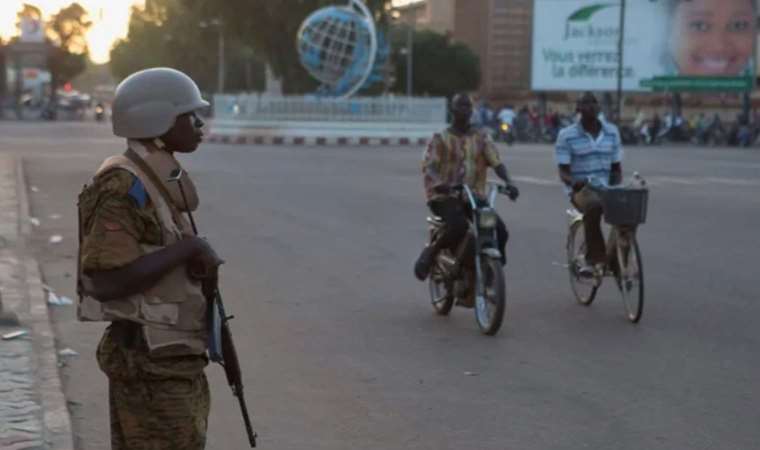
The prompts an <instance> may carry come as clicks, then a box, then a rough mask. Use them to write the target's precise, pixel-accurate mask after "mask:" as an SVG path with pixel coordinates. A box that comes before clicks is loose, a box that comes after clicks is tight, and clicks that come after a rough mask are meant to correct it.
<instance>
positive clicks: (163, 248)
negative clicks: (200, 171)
mask: <svg viewBox="0 0 760 450" xmlns="http://www.w3.org/2000/svg"><path fill="white" fill-rule="evenodd" d="M208 105H209V104H208V102H206V101H204V100H203V99H202V98H201V94H200V91H199V89H198V87H197V86H196V84H195V82H193V80H191V79H190V78H189V77H188V76H187V75H185V74H183V73H181V72H178V71H176V70H173V69H166V68H157V69H148V70H144V71H141V72H138V73H135V74H133V75H131V76H130V77H128V78H127V79H125V80H124V81H123V82H122V83H121V84H120V85H119V87H118V88H117V90H116V98H115V100H114V103H113V130H114V134H115V135H117V136H120V137H124V138H127V145H128V150H127V151H126V152H125V153H124V154H122V155H118V156H114V157H111V158H109V159H107V160H106V161H105V162H104V163H103V165H102V166H101V167H100V169H98V171H97V173H96V174H95V177H94V179H93V181H92V183H91V184H90V185H89V186H85V188H84V190H83V191H82V193H81V194H80V197H79V214H80V218H79V219H80V225H79V228H80V249H79V266H80V268H79V273H78V275H79V283H78V288H79V294H80V295H79V297H80V300H79V304H78V316H79V319H80V320H83V321H108V322H111V324H110V326H109V327H108V329H107V330H106V332H105V334H104V336H103V338H102V340H101V342H100V345H99V346H98V350H97V360H98V364H99V365H100V368H101V370H102V371H103V372H105V374H106V375H107V376H108V381H109V404H110V416H111V445H112V448H113V449H114V450H116V449H119V450H121V449H129V450H142V449H151V450H159V449H162V450H163V449H167V450H168V449H173V450H174V449H176V450H180V449H181V450H196V449H203V448H204V447H205V443H206V429H207V423H208V414H209V405H210V398H209V388H208V383H207V381H206V376H205V374H204V368H205V367H206V365H208V359H207V355H206V349H207V336H208V332H207V323H206V317H207V303H206V300H205V299H204V295H203V291H202V284H203V281H208V280H214V279H215V277H216V274H217V270H218V267H219V265H220V264H221V263H222V261H221V260H220V259H219V257H218V256H217V254H216V253H215V251H214V250H213V249H212V248H211V246H210V245H209V244H208V243H207V242H206V241H205V240H203V239H200V238H197V237H195V236H193V232H192V229H191V228H190V226H189V224H188V223H187V221H186V219H185V216H184V215H183V213H184V212H187V211H186V209H188V210H190V211H193V210H195V209H196V208H197V206H198V197H197V194H196V191H195V188H194V186H193V184H192V181H191V180H190V179H189V178H188V177H187V174H186V172H184V175H183V178H182V184H183V187H184V189H185V191H186V194H187V197H188V198H187V208H186V203H185V202H184V201H183V200H182V197H181V195H180V192H179V189H178V186H177V185H176V183H171V182H169V181H168V180H169V179H170V178H171V176H172V174H176V173H178V172H177V169H180V168H181V166H180V164H179V162H178V161H177V160H176V159H175V154H176V153H190V152H193V151H195V150H196V149H197V148H198V146H199V144H200V143H201V141H202V137H203V133H202V132H201V127H202V126H203V122H202V121H201V120H200V119H199V118H198V117H197V116H196V115H195V113H196V111H197V110H199V109H202V108H205V107H207V106H208ZM179 173H182V172H179Z"/></svg>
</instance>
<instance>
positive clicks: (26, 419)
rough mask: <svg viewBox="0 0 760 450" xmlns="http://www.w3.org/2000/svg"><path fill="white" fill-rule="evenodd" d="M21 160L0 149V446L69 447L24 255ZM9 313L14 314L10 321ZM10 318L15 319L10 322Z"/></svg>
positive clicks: (42, 310)
mask: <svg viewBox="0 0 760 450" xmlns="http://www.w3.org/2000/svg"><path fill="white" fill-rule="evenodd" d="M29 236H30V226H29V202H28V197H27V192H26V183H25V180H24V172H23V166H22V164H21V163H20V161H19V160H17V159H16V158H14V157H12V156H8V155H0V295H1V297H0V305H1V309H2V316H3V318H5V319H8V320H0V335H6V334H8V333H12V332H15V331H26V332H28V335H26V336H22V337H18V338H15V339H10V340H0V448H1V449H3V450H73V443H72V433H71V421H70V418H69V412H68V409H67V406H66V400H65V398H64V396H63V392H62V389H61V382H60V376H59V372H58V357H57V354H56V349H55V341H54V334H53V331H52V327H51V323H50V315H49V310H48V306H47V303H46V299H45V292H44V291H43V284H42V281H41V279H40V271H39V266H38V263H37V261H36V260H35V259H34V258H33V257H31V256H30V252H29V251H28V248H27V241H28V239H29ZM14 319H18V320H17V322H15V320H14ZM14 322H15V323H14Z"/></svg>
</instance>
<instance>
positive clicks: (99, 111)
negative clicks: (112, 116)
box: [95, 105, 106, 122]
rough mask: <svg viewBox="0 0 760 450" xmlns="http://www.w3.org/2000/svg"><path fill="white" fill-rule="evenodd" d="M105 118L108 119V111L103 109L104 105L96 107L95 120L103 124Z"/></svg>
mask: <svg viewBox="0 0 760 450" xmlns="http://www.w3.org/2000/svg"><path fill="white" fill-rule="evenodd" d="M105 118H106V109H105V108H104V107H103V105H97V106H95V120H96V121H97V122H102V121H103V120H104V119H105Z"/></svg>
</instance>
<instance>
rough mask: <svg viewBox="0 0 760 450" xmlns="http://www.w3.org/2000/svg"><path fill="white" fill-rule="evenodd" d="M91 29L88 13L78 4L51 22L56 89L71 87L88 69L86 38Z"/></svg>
mask: <svg viewBox="0 0 760 450" xmlns="http://www.w3.org/2000/svg"><path fill="white" fill-rule="evenodd" d="M91 26H92V22H91V21H90V20H89V18H88V16H87V11H86V10H85V9H84V8H83V7H82V6H81V5H80V4H79V3H72V4H71V5H69V6H67V7H65V8H63V9H61V10H60V11H58V13H56V14H55V15H53V16H52V17H51V18H50V20H49V21H48V23H47V26H46V32H47V35H48V41H49V42H50V43H51V44H53V46H52V47H51V50H50V55H49V59H48V64H49V65H50V72H51V73H52V74H53V79H54V83H55V85H56V86H61V85H63V84H65V83H68V82H69V81H71V80H73V79H74V78H76V77H77V76H78V75H79V74H81V73H82V72H84V71H85V69H86V68H87V62H88V61H89V50H88V48H87V39H86V35H87V30H89V29H90V27H91Z"/></svg>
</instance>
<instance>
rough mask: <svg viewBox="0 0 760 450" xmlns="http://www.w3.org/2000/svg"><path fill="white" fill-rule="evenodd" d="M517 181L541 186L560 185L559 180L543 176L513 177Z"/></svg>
mask: <svg viewBox="0 0 760 450" xmlns="http://www.w3.org/2000/svg"><path fill="white" fill-rule="evenodd" d="M512 178H513V179H514V180H515V181H519V182H521V183H527V184H537V185H539V186H560V183H559V181H554V180H546V179H543V178H537V177H529V176H517V177H512Z"/></svg>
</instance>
